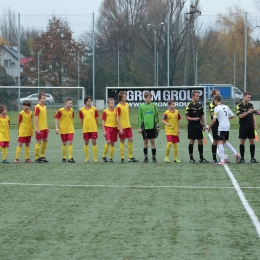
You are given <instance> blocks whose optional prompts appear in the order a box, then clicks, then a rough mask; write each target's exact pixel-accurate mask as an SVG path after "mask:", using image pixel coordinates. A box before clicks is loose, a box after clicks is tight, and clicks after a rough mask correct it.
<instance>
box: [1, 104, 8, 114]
mask: <svg viewBox="0 0 260 260" xmlns="http://www.w3.org/2000/svg"><path fill="white" fill-rule="evenodd" d="M5 109H7V106H4V105H0V113H2V112H3V111H4V110H5Z"/></svg>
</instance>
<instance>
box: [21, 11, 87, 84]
mask: <svg viewBox="0 0 260 260" xmlns="http://www.w3.org/2000/svg"><path fill="white" fill-rule="evenodd" d="M33 53H34V55H33V60H32V61H30V62H28V63H27V64H26V66H25V67H24V72H23V77H25V78H26V79H27V83H26V84H28V85H37V82H38V81H37V78H38V70H39V75H40V81H42V82H45V84H46V85H47V86H77V84H78V82H77V77H78V62H80V63H81V64H80V67H81V68H80V70H81V77H86V76H87V70H88V67H87V65H86V64H83V63H82V62H81V61H82V59H81V58H82V57H83V55H84V54H85V44H84V43H83V42H82V41H76V40H74V39H73V38H72V31H71V29H70V27H69V24H68V23H67V21H64V20H61V19H60V18H58V17H56V16H53V17H52V18H51V19H50V20H49V23H48V26H47V30H46V31H45V32H44V33H42V35H41V36H40V37H39V38H37V39H36V40H35V43H34V46H33ZM78 57H80V59H78ZM38 58H39V63H40V66H39V68H38Z"/></svg>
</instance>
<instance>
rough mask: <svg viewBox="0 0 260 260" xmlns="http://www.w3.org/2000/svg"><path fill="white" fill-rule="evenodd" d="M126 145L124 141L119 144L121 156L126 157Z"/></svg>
mask: <svg viewBox="0 0 260 260" xmlns="http://www.w3.org/2000/svg"><path fill="white" fill-rule="evenodd" d="M124 149H125V147H124V143H121V142H120V145H119V150H120V157H121V158H123V159H124V158H125V151H124Z"/></svg>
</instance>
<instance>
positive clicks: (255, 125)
mask: <svg viewBox="0 0 260 260" xmlns="http://www.w3.org/2000/svg"><path fill="white" fill-rule="evenodd" d="M253 120H254V128H255V129H256V130H257V124H256V119H255V115H253Z"/></svg>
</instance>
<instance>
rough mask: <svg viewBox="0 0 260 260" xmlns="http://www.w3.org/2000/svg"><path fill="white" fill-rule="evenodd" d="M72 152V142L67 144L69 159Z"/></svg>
mask: <svg viewBox="0 0 260 260" xmlns="http://www.w3.org/2000/svg"><path fill="white" fill-rule="evenodd" d="M72 153H73V146H72V144H69V145H68V156H69V159H71V158H72V157H73V156H72Z"/></svg>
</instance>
